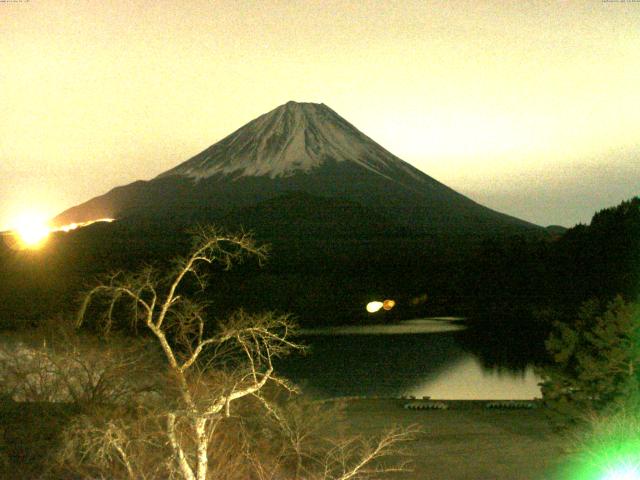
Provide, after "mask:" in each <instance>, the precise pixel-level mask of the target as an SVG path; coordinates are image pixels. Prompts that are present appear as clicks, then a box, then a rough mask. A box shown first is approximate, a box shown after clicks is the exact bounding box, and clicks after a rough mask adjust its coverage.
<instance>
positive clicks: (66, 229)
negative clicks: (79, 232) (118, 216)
mask: <svg viewBox="0 0 640 480" xmlns="http://www.w3.org/2000/svg"><path fill="white" fill-rule="evenodd" d="M114 220H115V219H114V218H98V219H97V220H88V221H86V222H80V223H70V224H68V225H63V226H61V227H58V228H56V229H55V230H54V231H55V232H70V231H71V230H76V229H78V228H80V227H86V226H89V225H91V224H92V223H97V222H109V223H110V222H113V221H114Z"/></svg>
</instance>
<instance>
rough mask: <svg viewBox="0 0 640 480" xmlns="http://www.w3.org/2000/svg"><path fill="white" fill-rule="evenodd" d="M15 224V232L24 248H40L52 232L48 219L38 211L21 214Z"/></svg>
mask: <svg viewBox="0 0 640 480" xmlns="http://www.w3.org/2000/svg"><path fill="white" fill-rule="evenodd" d="M14 224H15V226H14V228H13V232H14V234H15V236H16V237H17V240H18V243H19V245H20V246H21V247H22V248H29V249H34V248H39V247H40V246H42V244H43V243H44V242H45V240H46V239H47V237H48V236H49V233H51V229H50V228H49V226H48V225H47V221H46V219H45V218H44V217H43V216H42V215H39V214H36V213H25V214H23V215H21V216H20V217H18V218H17V219H16V221H15V222H14Z"/></svg>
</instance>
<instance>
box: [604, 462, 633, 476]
mask: <svg viewBox="0 0 640 480" xmlns="http://www.w3.org/2000/svg"><path fill="white" fill-rule="evenodd" d="M602 480H640V470H639V469H638V466H637V465H629V464H626V465H620V466H618V467H616V468H612V469H611V470H609V471H608V472H607V473H606V475H605V476H604V477H602Z"/></svg>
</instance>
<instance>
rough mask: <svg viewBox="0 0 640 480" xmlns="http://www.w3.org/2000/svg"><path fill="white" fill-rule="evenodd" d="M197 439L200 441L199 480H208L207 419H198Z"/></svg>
mask: <svg viewBox="0 0 640 480" xmlns="http://www.w3.org/2000/svg"><path fill="white" fill-rule="evenodd" d="M195 423H196V438H197V441H198V446H197V448H198V452H197V462H198V466H197V473H196V478H197V479H198V480H206V478H207V470H208V468H209V458H208V457H207V446H208V443H209V442H208V441H207V419H206V418H203V417H198V418H196V421H195Z"/></svg>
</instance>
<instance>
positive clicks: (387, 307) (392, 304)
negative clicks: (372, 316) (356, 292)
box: [382, 300, 396, 311]
mask: <svg viewBox="0 0 640 480" xmlns="http://www.w3.org/2000/svg"><path fill="white" fill-rule="evenodd" d="M395 306H396V301H395V300H385V301H384V302H382V308H384V309H385V310H387V311H388V310H391V309H392V308H393V307H395Z"/></svg>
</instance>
